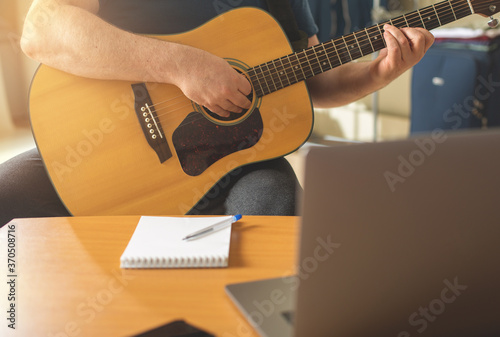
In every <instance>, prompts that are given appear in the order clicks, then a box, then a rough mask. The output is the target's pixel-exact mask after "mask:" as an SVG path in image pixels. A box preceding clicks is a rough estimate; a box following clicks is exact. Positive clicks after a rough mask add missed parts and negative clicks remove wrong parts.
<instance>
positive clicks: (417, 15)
mask: <svg viewBox="0 0 500 337" xmlns="http://www.w3.org/2000/svg"><path fill="white" fill-rule="evenodd" d="M432 7H433V6H429V7H428V8H423V9H421V10H418V11H415V12H412V13H409V14H406V15H403V16H400V17H397V18H394V19H391V20H388V21H386V22H384V23H381V24H378V25H375V26H372V27H369V28H367V29H365V30H364V31H365V32H364V35H365V37H364V38H357V37H356V35H355V34H356V33H353V34H351V35H349V36H346V37H344V41H346V39H347V41H349V42H351V41H353V40H354V39H356V43H357V44H358V47H359V49H360V51H359V52H360V54H363V53H364V52H363V50H362V44H363V43H365V45H366V46H367V42H369V41H368V40H369V38H370V35H369V34H370V30H372V31H373V30H377V29H378V30H381V29H380V26H383V25H384V24H385V23H391V24H393V25H396V26H397V25H398V24H400V23H403V20H404V22H406V24H407V25H404V24H402V25H399V27H400V28H402V27H411V26H413V24H414V23H419V25H420V23H422V26H424V22H423V19H424V18H429V19H430V18H432V17H433V16H436V19H435V20H440V18H441V19H442V20H443V21H445V22H446V21H448V20H449V19H451V20H450V22H452V21H454V18H455V17H456V14H457V12H459V11H461V10H462V9H469V8H468V7H467V4H465V2H464V6H463V8H456V7H457V6H455V8H453V7H452V6H451V4H450V3H449V2H442V3H439V4H436V5H434V7H433V8H432ZM443 7H446V8H447V9H446V11H448V12H449V13H446V12H442V13H441V15H439V14H436V10H435V9H442V8H443ZM427 12H429V13H427ZM428 14H430V15H428ZM452 14H453V18H452V17H451V15H452ZM460 14H463V13H459V15H460ZM411 16H413V17H411ZM412 20H413V21H412ZM428 23H429V22H428ZM431 23H432V22H431ZM446 23H449V22H446ZM438 26H439V25H438ZM426 27H427V26H426ZM361 32H363V30H361V31H359V32H357V34H359V33H361ZM379 41H380V40H379ZM331 42H333V43H334V42H335V40H332V41H331ZM344 44H345V42H344ZM370 45H371V44H370ZM317 47H318V46H313V47H312V49H313V52H314V53H315V55H317V53H316V51H315V50H314V49H315V48H317ZM334 47H335V46H333V47H329V48H330V49H332V48H334ZM339 49H340V48H337V50H336V51H337V55H338V57H343V56H345V55H346V54H347V53H349V50H348V48H347V46H345V47H344V48H343V51H342V52H340V53H338V50H339ZM373 49H374V48H373V46H371V50H372V51H374V50H373ZM308 51H310V50H308ZM346 52H347V53H346ZM349 56H350V53H349ZM327 57H328V50H327ZM307 58H308V56H307V51H303V52H302V56H300V57H298V60H299V62H300V63H301V64H302V66H304V61H303V59H307ZM301 59H302V60H301ZM273 61H274V60H273ZM273 61H270V62H272V63H273V65H272V66H273V67H274V68H275V67H276V66H275V64H274V62H273ZM270 62H268V64H269V63H270ZM307 62H308V65H309V66H310V68H311V71H312V74H316V73H320V72H323V67H322V66H321V64H319V63H318V62H319V61H317V62H313V64H314V68H313V67H312V66H311V63H310V62H311V60H307ZM338 65H340V64H338ZM266 66H267V64H266ZM289 69H291V66H290V67H289V68H288V69H287V68H286V67H283V70H285V71H288V70H289ZM249 75H250V76H252V75H251V74H249ZM274 75H275V74H272V71H269V74H267V75H265V80H267V78H268V77H269V76H274ZM287 75H288V74H287ZM274 78H275V77H274ZM276 82H277V81H276ZM280 82H281V81H280ZM288 82H289V84H290V85H291V81H290V80H289V79H288ZM282 87H284V86H282ZM280 88H281V87H280ZM178 97H182V98H185V97H184V96H178ZM172 100H173V99H171V100H166V101H162V102H159V103H156V104H155V105H160V104H162V103H166V102H171V101H172ZM186 100H187V98H186ZM188 101H189V100H188ZM175 104H179V102H178V103H175ZM191 104H192V103H189V104H187V105H184V106H181V107H179V108H177V109H174V110H170V111H168V112H167V113H172V112H175V111H177V110H179V109H182V108H184V107H186V106H190V105H191ZM171 106H172V105H170V106H168V107H163V108H160V109H158V110H157V111H161V110H165V109H168V108H170V107H171ZM161 116H165V115H164V114H160V115H158V117H161ZM199 118H204V117H203V116H199ZM195 120H197V118H196V119H194V120H193V119H192V120H191V121H190V122H192V121H195ZM179 126H182V124H181V125H179Z"/></svg>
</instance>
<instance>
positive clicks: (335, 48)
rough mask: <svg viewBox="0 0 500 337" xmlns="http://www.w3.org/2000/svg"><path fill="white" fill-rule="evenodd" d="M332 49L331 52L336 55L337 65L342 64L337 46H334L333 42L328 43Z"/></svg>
mask: <svg viewBox="0 0 500 337" xmlns="http://www.w3.org/2000/svg"><path fill="white" fill-rule="evenodd" d="M330 42H331V44H332V47H333V50H334V51H335V55H337V59H338V60H339V64H343V62H342V59H341V58H340V54H339V50H338V48H337V46H335V41H333V40H332V41H330Z"/></svg>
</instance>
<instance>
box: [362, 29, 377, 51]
mask: <svg viewBox="0 0 500 337" xmlns="http://www.w3.org/2000/svg"><path fill="white" fill-rule="evenodd" d="M364 32H365V34H366V38H367V40H368V42H369V43H370V47H371V48H372V52H375V48H373V44H372V39H371V38H370V34H368V30H367V29H366V28H365V29H364Z"/></svg>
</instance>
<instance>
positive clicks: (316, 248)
mask: <svg viewBox="0 0 500 337" xmlns="http://www.w3.org/2000/svg"><path fill="white" fill-rule="evenodd" d="M499 148H500V134H499V133H480V134H476V133H475V134H465V135H464V134H457V135H451V134H444V133H442V132H440V131H439V130H437V131H435V132H434V133H433V134H432V135H429V136H427V137H422V138H415V139H409V140H404V141H396V142H384V143H374V144H361V145H349V146H341V147H330V148H328V147H318V148H312V149H311V150H310V151H309V153H308V155H307V159H306V169H305V182H304V194H303V198H302V204H301V212H302V226H301V228H302V229H301V238H300V249H299V253H298V259H297V264H298V266H297V268H298V273H297V275H296V276H293V277H292V278H291V279H289V280H288V281H287V282H283V281H281V283H282V284H285V287H284V288H286V289H289V290H292V291H294V290H297V289H298V290H297V292H296V296H297V297H296V303H295V302H294V304H293V305H294V306H295V314H294V319H293V324H294V329H293V335H294V336H328V337H335V336H367V335H370V336H395V337H409V336H494V335H499V333H500V320H499V319H498V317H500V306H499V305H498V303H500V290H498V284H500V270H499V268H497V267H496V265H497V264H498V263H497V260H498V258H499V257H500V244H499V243H500V242H499V241H500V225H499V224H500V221H499V220H500V215H499V209H498V208H499V207H498V205H499V200H500V179H499V178H498V174H499V172H500V157H499V156H498V153H499V150H498V149H499ZM240 307H241V306H240ZM276 317H280V315H276ZM281 317H283V315H281ZM271 325H272V323H271ZM263 335H267V336H284V335H281V334H278V335H277V334H271V335H269V334H265V332H264V333H263Z"/></svg>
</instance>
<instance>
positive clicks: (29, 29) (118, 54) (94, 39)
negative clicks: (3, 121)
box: [21, 5, 186, 83]
mask: <svg viewBox="0 0 500 337" xmlns="http://www.w3.org/2000/svg"><path fill="white" fill-rule="evenodd" d="M41 11H43V12H44V13H45V16H46V17H49V18H50V19H49V20H39V19H38V20H37V18H39V17H40V12H41ZM26 20H27V23H26V24H25V30H24V33H23V38H22V39H21V44H22V47H23V50H24V52H25V53H26V54H27V55H28V56H30V57H32V58H33V59H35V60H37V61H39V62H41V63H44V64H46V65H49V66H52V67H55V68H58V69H60V70H63V71H66V72H70V73H73V74H75V75H79V76H85V77H90V78H97V79H118V80H133V81H135V80H138V81H161V82H165V83H171V82H172V76H173V73H174V71H175V69H174V68H175V67H176V63H175V61H174V60H175V59H177V58H178V57H179V55H181V53H182V52H183V49H185V48H186V47H185V46H181V45H178V44H175V43H170V42H165V41H160V40H157V39H152V38H148V37H145V36H140V35H136V34H132V33H129V32H126V31H123V30H121V29H118V28H116V27H114V26H112V25H110V24H108V23H107V22H105V21H103V20H101V19H100V18H99V17H97V16H96V15H95V14H93V13H91V12H89V11H87V10H85V9H83V8H80V7H75V6H71V5H59V6H52V7H51V8H48V7H44V8H37V7H36V6H34V7H33V8H32V10H31V11H30V13H29V14H28V16H27V18H26ZM167 44H168V45H167ZM173 55H176V58H174V57H173Z"/></svg>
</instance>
